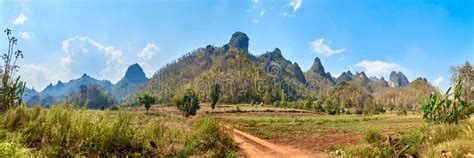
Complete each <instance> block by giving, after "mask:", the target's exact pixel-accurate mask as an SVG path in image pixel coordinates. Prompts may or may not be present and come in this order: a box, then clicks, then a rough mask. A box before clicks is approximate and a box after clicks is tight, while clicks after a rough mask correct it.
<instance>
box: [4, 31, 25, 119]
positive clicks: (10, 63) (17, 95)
mask: <svg viewBox="0 0 474 158" xmlns="http://www.w3.org/2000/svg"><path fill="white" fill-rule="evenodd" d="M4 32H5V33H6V34H7V38H8V50H7V52H6V53H4V54H3V55H2V59H3V66H2V67H1V68H0V75H1V77H2V84H1V86H2V87H1V92H0V93H1V94H0V111H3V110H6V109H7V108H9V107H13V106H16V105H20V104H21V103H22V100H21V98H22V96H23V92H24V90H25V84H26V83H25V82H23V81H21V80H20V75H17V74H16V72H18V69H19V68H20V67H19V66H18V65H16V63H17V61H18V59H20V58H23V52H22V51H21V50H16V51H14V46H15V45H16V44H17V41H18V40H17V39H16V38H15V37H13V36H11V30H9V29H6V30H5V31H4Z"/></svg>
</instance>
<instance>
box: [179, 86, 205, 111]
mask: <svg viewBox="0 0 474 158" xmlns="http://www.w3.org/2000/svg"><path fill="white" fill-rule="evenodd" d="M179 103H180V104H178V109H179V111H181V112H182V113H183V114H184V116H186V117H188V116H190V115H196V112H197V110H198V109H199V108H200V106H199V97H198V95H196V93H194V92H192V91H188V92H186V94H185V95H184V96H183V98H182V100H181V101H179Z"/></svg>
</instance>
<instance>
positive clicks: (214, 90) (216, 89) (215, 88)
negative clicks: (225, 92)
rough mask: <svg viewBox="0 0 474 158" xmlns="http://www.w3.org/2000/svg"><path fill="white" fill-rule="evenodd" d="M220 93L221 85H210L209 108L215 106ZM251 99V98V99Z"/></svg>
mask: <svg viewBox="0 0 474 158" xmlns="http://www.w3.org/2000/svg"><path fill="white" fill-rule="evenodd" d="M220 94H221V86H220V85H219V84H214V85H212V86H211V94H210V95H211V108H212V109H214V108H216V104H217V101H218V100H219V96H220ZM252 101H253V100H252Z"/></svg>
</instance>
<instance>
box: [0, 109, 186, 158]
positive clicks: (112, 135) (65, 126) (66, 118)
mask: <svg viewBox="0 0 474 158" xmlns="http://www.w3.org/2000/svg"><path fill="white" fill-rule="evenodd" d="M4 115H5V116H4V118H5V119H4V122H3V127H4V128H5V129H7V130H8V131H10V132H12V133H14V134H16V137H17V139H16V140H18V141H19V142H20V143H21V144H24V145H25V146H26V147H29V148H35V149H37V150H38V151H37V152H39V153H41V154H42V155H47V156H74V155H166V154H172V153H165V152H164V147H165V146H166V145H168V144H170V142H173V140H171V139H176V140H178V141H180V140H179V139H180V137H179V135H182V133H181V134H180V133H179V132H178V133H176V132H175V133H173V132H169V131H172V130H169V129H167V128H169V127H166V126H164V125H162V124H161V123H160V122H159V121H158V120H157V119H153V118H150V117H146V116H141V115H131V114H129V113H127V112H123V111H122V112H118V113H112V112H94V111H92V112H91V111H87V110H78V109H74V108H72V107H67V106H57V107H54V108H52V109H48V110H45V109H41V108H39V107H35V108H26V107H24V106H20V107H17V108H15V109H11V110H9V111H7V112H6V113H5V114H4ZM174 137H177V138H174ZM181 139H182V140H181V142H182V141H183V140H184V138H181Z"/></svg>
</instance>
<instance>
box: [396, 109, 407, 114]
mask: <svg viewBox="0 0 474 158" xmlns="http://www.w3.org/2000/svg"><path fill="white" fill-rule="evenodd" d="M397 115H408V111H407V109H406V108H400V109H398V111H397Z"/></svg>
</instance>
